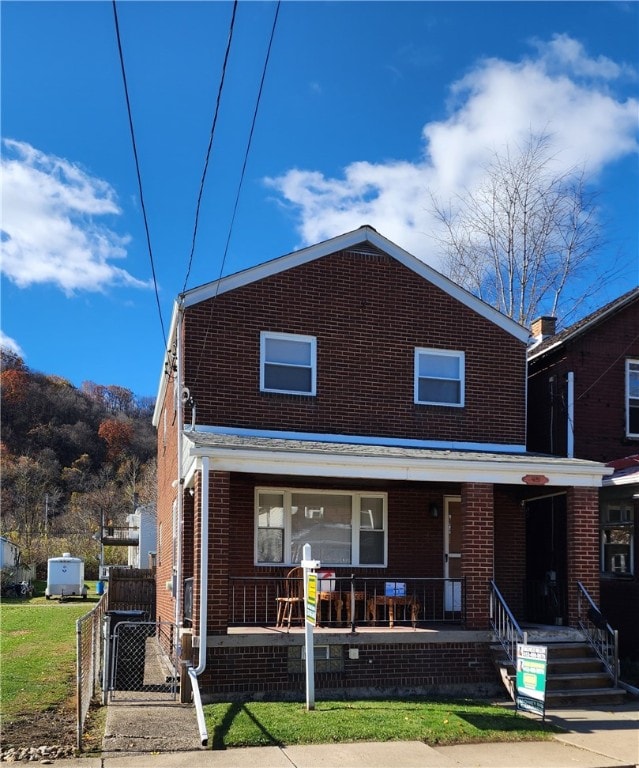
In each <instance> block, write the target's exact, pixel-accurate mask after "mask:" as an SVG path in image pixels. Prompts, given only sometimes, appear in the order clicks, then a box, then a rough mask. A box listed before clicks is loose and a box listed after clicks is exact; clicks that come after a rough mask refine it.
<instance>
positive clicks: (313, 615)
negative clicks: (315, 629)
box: [306, 573, 317, 626]
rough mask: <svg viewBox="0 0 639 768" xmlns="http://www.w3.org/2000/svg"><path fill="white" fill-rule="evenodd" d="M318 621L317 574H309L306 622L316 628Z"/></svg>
mask: <svg viewBox="0 0 639 768" xmlns="http://www.w3.org/2000/svg"><path fill="white" fill-rule="evenodd" d="M316 620H317V574H316V573H309V574H308V583H307V587H306V621H308V622H309V624H312V625H313V626H315V623H316Z"/></svg>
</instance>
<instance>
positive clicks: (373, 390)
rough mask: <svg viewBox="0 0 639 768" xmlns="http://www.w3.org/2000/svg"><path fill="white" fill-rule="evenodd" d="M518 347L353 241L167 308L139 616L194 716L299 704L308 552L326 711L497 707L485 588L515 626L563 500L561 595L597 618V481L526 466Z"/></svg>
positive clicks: (501, 328) (521, 342) (565, 468)
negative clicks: (362, 701)
mask: <svg viewBox="0 0 639 768" xmlns="http://www.w3.org/2000/svg"><path fill="white" fill-rule="evenodd" d="M528 340H529V332H528V330H526V329H524V328H522V327H521V326H519V325H518V324H516V323H514V322H513V321H511V320H510V319H508V318H506V317H504V316H503V315H501V314H500V313H498V312H496V311H495V310H493V309H492V308H491V307H489V306H487V305H486V304H484V303H483V302H481V301H479V300H478V299H476V298H475V297H474V296H472V295H470V294H468V293H467V292H465V291H464V290H462V289H460V288H459V287H458V286H456V285H455V284H453V283H451V282H450V281H449V280H447V279H446V278H444V277H443V276H442V275H441V274H439V273H438V272H436V271H435V270H433V269H432V268H430V267H429V266H427V265H426V264H424V263H423V262H422V261H420V260H418V259H416V258H415V257H413V256H412V255H410V254H409V253H407V252H406V251H404V250H402V249H401V248H399V247H398V246H396V245H395V244H393V243H391V242H390V241H388V240H387V239H385V238H384V237H382V236H381V235H380V234H378V233H377V232H376V231H375V230H374V229H372V228H370V227H362V228H360V229H358V230H355V231H353V232H349V233H346V234H344V235H341V236H339V237H336V238H333V239H331V240H328V241H326V242H322V243H319V244H317V245H314V246H311V247H308V248H305V249H303V250H300V251H297V252H294V253H291V254H288V255H285V256H282V257H281V258H278V259H274V260H272V261H268V262H266V263H263V264H260V265H259V266H256V267H254V268H251V269H247V270H245V271H242V272H239V273H237V274H233V275H230V276H228V277H224V278H222V279H220V280H218V281H215V282H213V283H209V284H206V285H203V286H201V287H199V288H195V289H193V290H190V291H187V292H186V293H184V294H182V295H181V296H179V297H178V300H177V302H176V304H175V308H174V313H173V318H172V324H171V330H170V348H169V351H168V354H167V356H166V358H165V361H164V371H163V374H162V377H161V381H160V389H159V395H158V399H157V405H156V410H155V414H154V424H155V426H156V427H157V432H158V507H157V510H158V553H157V574H158V597H157V606H158V617H159V618H162V619H165V620H170V621H176V622H177V624H178V625H179V628H180V632H181V633H182V636H183V638H187V637H189V636H192V639H193V652H192V655H188V652H187V651H184V653H185V654H187V655H188V659H189V660H190V661H192V662H193V664H194V666H195V667H196V670H195V672H194V674H193V675H192V677H194V678H195V677H197V679H198V681H199V686H200V687H201V689H202V692H203V694H204V695H205V696H206V697H208V698H209V699H214V698H218V699H227V698H229V697H232V696H246V697H249V696H264V695H276V696H285V695H289V694H290V695H299V694H300V692H303V690H304V676H303V674H302V666H303V661H302V645H303V631H302V630H300V629H299V628H298V627H297V625H296V619H297V616H296V615H294V616H293V622H292V626H291V628H290V629H289V627H288V624H287V623H286V624H285V625H284V626H278V612H277V609H278V607H280V608H281V607H282V606H283V598H284V597H286V595H287V592H286V589H287V588H289V589H290V587H291V582H290V581H287V579H286V576H287V574H288V572H289V570H290V569H291V568H292V567H293V566H295V565H299V561H300V557H301V548H302V546H303V545H304V544H305V543H310V544H311V547H312V557H313V558H316V559H318V560H320V561H321V565H322V569H323V571H324V573H323V578H322V579H321V581H320V587H319V589H320V595H319V597H320V599H319V612H320V615H319V624H321V626H320V627H318V628H317V629H316V637H315V644H316V648H317V651H316V670H317V679H316V682H315V686H316V690H317V691H318V693H320V695H321V694H325V693H328V692H329V691H333V690H336V689H339V690H340V691H341V692H342V693H344V692H345V691H350V692H352V693H353V694H355V692H358V693H361V692H362V691H371V690H375V691H380V692H381V691H384V692H386V693H390V692H393V691H394V692H399V691H406V690H411V691H422V692H426V691H431V692H435V691H440V692H442V691H449V692H462V691H469V690H472V691H473V692H474V693H478V692H479V691H481V690H485V691H486V692H488V691H491V690H494V688H495V685H496V683H497V682H498V681H497V676H496V673H495V671H494V668H493V666H492V664H491V661H490V654H489V644H490V641H491V638H492V634H491V632H490V615H489V613H490V599H489V597H490V596H489V587H490V583H491V580H494V582H495V583H496V584H497V585H498V587H499V590H500V592H501V593H502V595H503V596H504V597H505V599H506V600H507V601H508V604H509V605H510V607H511V609H512V610H513V611H514V612H515V614H516V615H518V616H521V614H522V611H523V607H524V589H523V583H524V580H525V575H526V568H527V559H528V558H531V557H532V558H534V557H535V553H530V552H529V551H528V550H527V543H526V535H527V525H526V514H527V511H526V510H527V505H528V502H529V501H530V503H534V499H535V498H537V497H540V496H545V495H548V494H562V496H563V498H564V499H565V517H566V539H567V544H566V554H565V563H564V570H565V573H566V577H567V579H568V580H569V581H570V582H571V583H575V582H577V581H580V582H582V583H583V584H584V585H586V587H587V589H588V590H589V591H590V593H591V594H592V596H593V597H594V599H595V600H597V599H598V597H599V578H598V577H599V574H598V568H597V551H598V530H599V523H598V488H599V486H600V485H601V482H602V477H603V476H605V475H606V474H608V473H609V472H610V471H611V470H607V469H606V468H605V467H604V466H603V465H602V464H600V463H598V462H593V461H582V460H576V459H572V458H557V457H548V456H542V455H535V454H531V453H528V452H527V451H526V446H525V438H526V365H527V363H526V350H527V344H528ZM327 571H328V572H327ZM575 600H576V598H575V593H574V592H570V593H569V594H568V596H567V602H566V606H565V609H566V613H565V619H566V622H569V621H570V620H571V619H572V620H574V618H575V615H576V614H575V612H576V602H575ZM297 607H299V606H297ZM280 623H281V622H280ZM180 647H181V648H188V643H186V642H184V643H181V644H180Z"/></svg>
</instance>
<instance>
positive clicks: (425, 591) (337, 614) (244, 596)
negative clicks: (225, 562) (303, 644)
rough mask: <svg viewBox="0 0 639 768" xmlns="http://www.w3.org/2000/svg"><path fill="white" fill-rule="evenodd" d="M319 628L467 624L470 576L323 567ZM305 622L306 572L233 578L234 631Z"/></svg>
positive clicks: (231, 626)
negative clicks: (366, 573) (374, 573)
mask: <svg viewBox="0 0 639 768" xmlns="http://www.w3.org/2000/svg"><path fill="white" fill-rule="evenodd" d="M317 583H318V588H317V627H318V628H330V629H340V628H341V629H343V628H346V629H347V630H348V631H350V632H356V631H363V630H368V629H375V628H377V627H379V628H389V629H399V628H400V627H404V628H406V627H408V628H412V629H417V628H423V627H425V626H437V625H442V624H446V625H449V626H456V627H460V626H464V625H465V616H466V612H465V604H466V580H465V578H454V579H453V578H409V577H406V576H401V575H400V576H397V577H395V578H390V577H389V576H388V575H386V574H385V575H384V577H362V576H355V575H354V574H353V575H351V576H348V577H347V576H338V575H336V572H335V571H332V570H331V571H320V572H319V573H318V582H317ZM303 624H304V608H303V580H302V577H301V576H294V577H273V576H244V577H242V576H231V577H229V622H228V626H229V632H231V631H232V630H233V629H234V628H239V627H273V628H276V629H286V630H292V629H295V627H301V626H303Z"/></svg>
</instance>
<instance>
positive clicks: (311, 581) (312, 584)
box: [301, 544, 320, 709]
mask: <svg viewBox="0 0 639 768" xmlns="http://www.w3.org/2000/svg"><path fill="white" fill-rule="evenodd" d="M302 557H303V560H302V562H301V566H302V568H303V569H304V617H305V620H304V642H305V651H306V709H315V654H314V651H313V627H314V626H315V621H316V617H317V574H316V573H313V571H315V570H317V569H318V568H319V567H320V561H319V560H311V545H310V544H304V548H303V550H302Z"/></svg>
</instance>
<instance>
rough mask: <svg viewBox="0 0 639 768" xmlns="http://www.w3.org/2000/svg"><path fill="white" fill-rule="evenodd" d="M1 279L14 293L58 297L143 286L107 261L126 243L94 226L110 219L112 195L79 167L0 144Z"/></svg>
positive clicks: (119, 255)
mask: <svg viewBox="0 0 639 768" xmlns="http://www.w3.org/2000/svg"><path fill="white" fill-rule="evenodd" d="M2 144H3V150H4V152H3V158H2V175H3V179H2V272H3V273H4V274H5V276H6V277H7V278H8V279H9V280H11V281H12V282H14V283H15V284H16V285H17V286H18V287H20V288H27V287H29V286H31V285H34V284H42V283H52V284H54V285H56V286H58V287H59V288H61V289H62V290H63V291H64V292H65V293H67V294H72V293H74V292H75V291H80V290H83V291H103V290H105V289H106V288H107V287H109V286H112V285H126V286H132V287H138V288H142V287H147V283H144V282H142V281H140V280H138V279H136V278H134V277H133V276H132V275H131V274H129V273H128V272H127V271H126V270H124V269H122V268H120V267H116V266H114V265H113V264H112V263H111V262H112V261H113V260H114V259H123V258H125V257H126V249H125V246H126V244H127V242H128V238H126V237H121V236H120V235H117V234H116V233H115V232H113V231H112V230H110V229H108V228H107V227H105V226H102V225H101V223H99V222H98V221H97V219H98V217H100V216H107V215H118V214H119V213H120V208H119V207H118V204H117V201H116V196H115V192H114V190H113V188H112V187H111V186H110V185H109V184H108V183H107V182H105V181H103V180H101V179H98V178H95V177H92V176H90V175H89V174H87V173H86V172H85V171H84V170H82V169H81V168H80V167H79V166H77V165H74V164H73V163H71V162H69V161H67V160H64V159H62V158H59V157H55V156H54V155H46V154H45V153H43V152H40V151H39V150H37V149H35V148H34V147H32V146H31V145H29V144H27V143H25V142H20V141H14V140H10V139H4V140H3V142H2Z"/></svg>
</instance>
